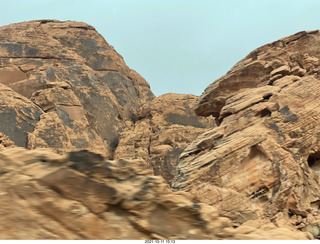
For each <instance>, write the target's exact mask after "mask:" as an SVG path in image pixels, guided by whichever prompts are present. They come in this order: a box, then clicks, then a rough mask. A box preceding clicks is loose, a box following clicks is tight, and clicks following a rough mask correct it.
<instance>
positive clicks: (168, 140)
mask: <svg viewBox="0 0 320 244" xmlns="http://www.w3.org/2000/svg"><path fill="white" fill-rule="evenodd" d="M197 100H198V97H197V96H194V95H184V94H173V93H170V94H165V95H162V96H159V97H157V98H155V99H154V100H152V101H150V102H147V103H144V104H143V105H142V106H141V107H140V108H139V110H138V112H137V114H138V121H136V123H135V124H133V125H132V126H131V127H129V128H126V129H124V130H123V131H122V132H121V134H120V139H119V145H118V147H117V149H116V151H115V154H114V157H115V158H129V159H136V158H143V159H144V160H146V161H147V162H148V163H149V165H150V167H151V168H152V169H153V171H154V173H155V175H161V176H162V177H163V178H164V179H165V180H166V181H167V182H168V183H169V184H170V183H171V180H172V178H173V176H174V172H175V167H176V164H177V161H178V158H179V156H180V154H181V152H183V150H184V149H185V148H186V147H187V146H188V145H189V144H190V143H191V142H192V141H193V140H195V139H196V138H197V137H198V136H199V135H200V134H202V133H204V132H205V131H207V130H208V129H210V128H213V127H214V126H215V123H214V120H213V118H201V117H199V116H197V115H196V114H195V113H194V111H193V108H194V106H195V105H196V103H197Z"/></svg>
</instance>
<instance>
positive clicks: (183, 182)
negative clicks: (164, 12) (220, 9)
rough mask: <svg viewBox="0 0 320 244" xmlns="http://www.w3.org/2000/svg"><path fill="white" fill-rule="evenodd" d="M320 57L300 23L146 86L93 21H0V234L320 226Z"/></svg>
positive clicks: (284, 232) (289, 235) (158, 234)
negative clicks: (199, 89) (155, 86)
mask: <svg viewBox="0 0 320 244" xmlns="http://www.w3.org/2000/svg"><path fill="white" fill-rule="evenodd" d="M319 65H320V34H319V33H318V32H317V31H314V32H301V33H298V34H296V35H293V36H290V37H287V38H284V39H281V40H279V41H277V42H274V43H271V44H268V45H265V46H263V47H261V48H258V49H257V50H255V51H253V52H252V53H250V54H249V55H248V56H247V57H246V58H245V59H243V60H241V61H240V62H239V63H238V64H236V65H235V66H234V67H233V68H232V69H231V70H230V71H229V72H228V73H227V74H226V75H225V76H223V77H221V78H220V79H218V80H217V81H216V82H214V83H213V84H211V85H210V86H209V87H208V88H207V89H206V90H205V92H204V93H203V94H202V96H201V97H200V98H199V97H197V96H194V95H186V94H171V93H170V94H165V95H162V96H159V97H155V96H154V95H153V93H152V91H151V90H150V86H149V84H148V83H147V81H145V80H144V78H143V77H142V76H140V75H139V74H138V73H137V72H135V71H134V70H131V69H130V68H128V67H127V65H126V64H125V62H124V60H123V58H122V57H121V56H120V55H119V54H118V53H117V52H116V51H115V50H114V49H113V47H112V46H110V45H109V44H108V43H107V42H106V41H105V40H104V38H103V37H102V36H101V35H100V34H98V33H97V31H96V30H95V29H94V28H93V27H92V26H90V25H87V24H85V23H80V22H74V21H65V22H61V21H57V20H36V21H29V22H23V23H18V24H12V25H8V26H4V27H0V202H1V208H0V222H1V225H0V239H35V240H36V239H58V240H61V239H128V240H132V239H317V238H319V235H320V212H319V205H320V187H319V181H320V166H319V165H320V163H319V160H320V142H319V140H318V138H320V137H319V135H320V123H319V122H318V121H319V119H320V110H319V109H318V103H319V102H320V101H318V100H319V98H318V96H317V94H318V90H320V85H319V82H318V81H319V74H318V72H320V66H319ZM318 110H319V111H318Z"/></svg>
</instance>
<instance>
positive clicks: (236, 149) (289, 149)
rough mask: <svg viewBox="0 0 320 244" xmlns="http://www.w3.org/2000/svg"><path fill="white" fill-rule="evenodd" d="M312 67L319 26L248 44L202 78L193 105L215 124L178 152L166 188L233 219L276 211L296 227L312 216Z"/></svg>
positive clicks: (315, 163)
mask: <svg viewBox="0 0 320 244" xmlns="http://www.w3.org/2000/svg"><path fill="white" fill-rule="evenodd" d="M319 72H320V33H319V32H318V31H312V32H300V33H297V34H295V35H293V36H289V37H286V38H283V39H281V40H278V41H276V42H273V43H271V44H267V45H265V46H262V47H260V48H258V49H256V50H254V51H253V52H251V53H250V54H249V55H248V56H247V57H246V58H244V59H243V60H241V61H240V62H239V63H237V64H236V65H235V66H234V67H233V68H232V69H231V70H230V71H229V72H228V73H227V74H226V75H225V76H223V77H221V78H220V79H218V80H217V81H216V82H214V83H213V84H211V85H210V86H208V88H207V89H206V90H205V91H204V93H203V94H202V96H201V98H200V99H199V102H198V104H197V106H196V109H195V111H196V113H197V114H198V115H201V116H208V115H213V116H215V117H216V121H217V124H218V126H217V127H216V128H214V129H212V130H210V131H207V132H206V133H204V134H202V135H201V136H199V137H198V138H197V139H196V140H195V141H193V142H192V143H191V144H190V145H189V146H188V147H187V148H186V149H185V151H184V152H183V153H182V154H181V156H180V161H179V163H178V166H177V171H176V175H175V179H174V180H173V183H172V186H173V188H175V189H176V190H184V191H188V192H190V193H192V195H193V198H194V200H195V201H199V202H204V203H207V204H210V205H213V206H216V207H218V208H219V209H220V210H221V211H222V214H223V215H224V216H228V217H230V218H232V220H233V222H234V224H241V223H243V222H245V221H247V220H252V219H258V218H269V219H272V220H273V221H275V219H276V218H277V216H279V214H281V215H282V214H284V216H286V217H288V218H295V219H299V221H296V225H297V226H299V228H304V227H305V224H304V222H303V221H305V220H306V219H308V218H311V217H312V218H315V219H318V220H314V221H318V222H319V214H320V212H319V207H320V185H319V180H320V170H319V168H320V167H319V165H320V163H319V162H320V161H319V159H320V140H319V138H320V136H319V135H320V134H319V133H320V123H319V121H320V109H319V103H320V97H319V92H318V91H320V75H319ZM314 216H318V217H314ZM300 224H301V225H300ZM310 228H311V227H310Z"/></svg>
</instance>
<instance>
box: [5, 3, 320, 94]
mask: <svg viewBox="0 0 320 244" xmlns="http://www.w3.org/2000/svg"><path fill="white" fill-rule="evenodd" d="M0 6H1V10H2V11H1V15H0V25H1V26H2V25H6V24H10V23H16V22H22V21H27V20H33V19H58V20H75V21H82V22H86V23H88V24H90V25H93V26H94V27H95V28H96V29H97V30H98V31H99V33H100V34H102V35H103V36H104V37H105V39H106V40H107V42H108V43H109V44H111V45H113V46H114V47H115V49H116V50H117V51H118V52H119V53H120V54H121V55H122V56H123V57H124V59H125V61H126V63H127V65H128V66H129V67H130V68H133V69H135V70H136V71H137V72H139V73H140V74H141V75H142V76H143V77H144V78H145V79H146V80H147V81H148V82H149V83H150V85H151V89H152V91H153V92H154V93H155V94H156V95H157V96H158V95H161V94H164V93H168V92H175V93H191V94H195V95H200V94H201V93H202V92H203V90H204V89H205V88H206V87H207V86H208V85H209V84H210V83H212V82H213V81H214V80H216V79H217V78H219V77H220V76H222V75H224V74H225V73H226V72H227V71H228V70H229V69H230V68H231V67H232V66H233V65H234V64H235V63H236V62H238V61H239V60H240V59H242V58H244V57H245V56H246V55H247V54H248V53H249V52H250V51H252V50H253V49H255V48H257V47H259V46H261V45H264V44H266V43H268V42H272V41H275V40H277V39H279V38H282V37H285V36H288V35H291V34H294V33H296V32H299V31H302V30H315V29H320V27H319V26H320V1H319V0H221V1H217V0H90V1H88V0H0Z"/></svg>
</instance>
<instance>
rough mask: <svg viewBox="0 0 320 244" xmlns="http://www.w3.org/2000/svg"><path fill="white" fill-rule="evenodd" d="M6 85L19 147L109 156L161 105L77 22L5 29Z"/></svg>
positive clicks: (2, 114) (2, 60) (8, 130)
mask: <svg viewBox="0 0 320 244" xmlns="http://www.w3.org/2000/svg"><path fill="white" fill-rule="evenodd" d="M0 84H1V92H2V93H3V94H4V90H5V93H6V94H8V95H2V96H1V99H2V100H1V106H2V107H3V109H2V110H1V111H0V118H1V121H5V124H4V123H1V127H0V132H2V133H3V134H5V135H6V136H8V137H9V138H10V139H11V140H12V141H13V142H14V143H15V144H16V145H18V146H23V147H27V148H30V149H33V148H38V147H50V148H54V149H55V150H56V151H58V152H63V151H68V150H74V149H84V148H87V149H91V150H94V151H103V152H104V153H105V154H106V155H108V156H109V157H112V154H113V151H114V149H115V148H116V146H117V145H118V139H119V132H120V131H121V130H122V129H123V128H125V127H126V126H128V125H131V124H132V123H134V122H135V120H136V119H137V114H136V110H137V109H138V107H139V106H140V105H141V104H143V103H145V102H146V101H150V100H152V99H153V98H154V95H153V93H152V92H151V90H150V87H149V84H148V83H147V82H146V81H145V80H144V79H143V78H142V77H141V76H140V75H139V74H138V73H136V72H135V71H133V70H131V69H130V68H128V67H127V65H126V64H125V62H124V60H123V58H122V57H121V56H120V55H119V54H118V53H117V52H116V51H115V50H114V49H113V47H112V46H110V45H109V44H108V43H107V42H106V41H105V40H104V38H103V37H102V36H101V35H100V34H99V33H98V32H97V31H96V30H95V29H94V28H93V27H92V26H90V25H87V24H84V23H80V22H73V21H66V22H60V21H57V20H38V21H29V22H23V23H18V24H11V25H8V26H3V27H0ZM9 88H11V89H12V90H11V89H9ZM9 93H10V94H14V95H9ZM18 94H19V95H18ZM8 96H10V98H9V97H8ZM21 97H23V99H22V98H21ZM8 103H11V104H12V106H11V107H12V108H10V106H9V107H8ZM22 103H26V105H25V106H24V105H22ZM14 104H16V105H14ZM19 104H20V105H19ZM18 105H19V106H20V107H21V106H22V107H24V108H23V110H21V108H19V107H13V106H18ZM9 110H10V111H9ZM11 110H12V111H11ZM13 110H14V111H13ZM27 110H28V111H27Z"/></svg>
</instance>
